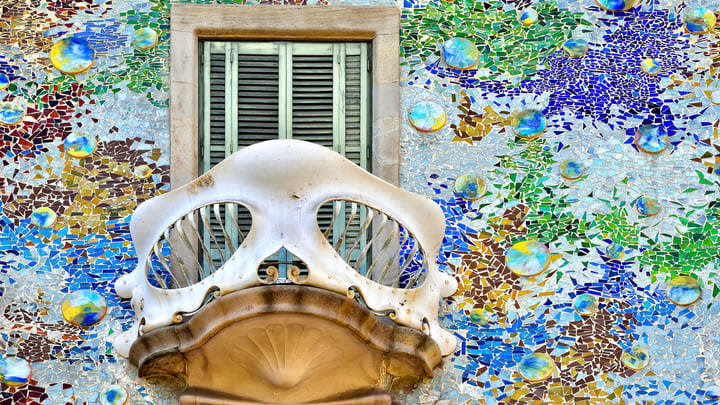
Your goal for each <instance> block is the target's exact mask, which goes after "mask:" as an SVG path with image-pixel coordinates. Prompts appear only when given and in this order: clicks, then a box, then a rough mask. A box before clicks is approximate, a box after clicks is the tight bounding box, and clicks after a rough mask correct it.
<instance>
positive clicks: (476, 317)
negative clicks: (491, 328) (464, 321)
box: [470, 308, 488, 325]
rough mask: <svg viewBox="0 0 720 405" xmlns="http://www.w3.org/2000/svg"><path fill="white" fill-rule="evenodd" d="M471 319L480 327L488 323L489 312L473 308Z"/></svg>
mask: <svg viewBox="0 0 720 405" xmlns="http://www.w3.org/2000/svg"><path fill="white" fill-rule="evenodd" d="M470 319H472V321H473V322H475V323H476V324H478V325H485V324H486V323H488V312H487V311H486V310H484V309H482V308H473V309H472V310H471V311H470Z"/></svg>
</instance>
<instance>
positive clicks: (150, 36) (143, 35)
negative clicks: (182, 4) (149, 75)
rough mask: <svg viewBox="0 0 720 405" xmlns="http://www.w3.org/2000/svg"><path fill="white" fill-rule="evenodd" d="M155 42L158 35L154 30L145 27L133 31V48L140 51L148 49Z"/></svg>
mask: <svg viewBox="0 0 720 405" xmlns="http://www.w3.org/2000/svg"><path fill="white" fill-rule="evenodd" d="M157 41H158V34H157V32H155V30H154V29H152V28H148V27H145V28H140V29H138V30H135V34H134V36H133V45H135V48H137V49H142V50H145V49H150V48H152V47H154V46H155V45H156V44H157Z"/></svg>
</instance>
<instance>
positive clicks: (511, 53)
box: [0, 0, 720, 405]
mask: <svg viewBox="0 0 720 405" xmlns="http://www.w3.org/2000/svg"><path fill="white" fill-rule="evenodd" d="M197 2H206V1H204V0H198V1H197ZM207 2H208V3H210V2H211V1H207ZM36 3H37V2H31V1H29V0H20V1H9V0H8V1H3V2H2V4H0V5H1V6H2V7H1V8H0V9H1V10H2V14H3V15H2V18H3V21H4V22H5V23H4V24H2V25H0V46H1V47H2V52H0V133H1V134H2V142H1V143H0V156H1V158H2V161H1V166H0V167H1V168H2V179H0V191H1V192H0V204H1V209H2V212H1V213H0V250H2V252H1V253H0V384H1V385H0V403H2V404H8V405H9V404H16V403H17V404H20V403H23V404H27V403H43V404H66V403H88V404H89V403H126V404H146V403H150V404H171V403H175V402H176V399H175V396H174V395H175V393H173V392H169V391H167V390H163V389H160V388H158V387H157V386H153V385H151V384H148V383H146V382H145V381H143V380H141V379H138V378H137V377H136V374H135V371H134V370H130V369H129V368H128V365H127V362H126V360H124V359H122V358H119V357H117V356H116V355H115V353H114V350H113V348H112V345H111V340H112V338H113V337H114V335H115V334H116V333H117V332H118V331H120V330H122V329H125V328H127V327H128V326H129V322H130V319H131V317H132V308H130V305H129V303H128V302H127V301H125V300H121V299H119V298H118V297H117V295H116V294H115V291H114V290H113V287H112V286H113V282H114V281H115V280H116V279H117V277H118V276H119V275H121V274H125V273H127V272H129V271H130V270H131V269H133V268H134V267H135V265H136V260H137V258H136V257H135V253H134V250H133V247H132V241H131V240H130V235H129V230H128V224H129V221H130V218H131V215H132V213H133V210H134V209H135V208H136V207H137V205H138V204H139V203H141V202H142V201H145V200H147V199H149V198H152V197H153V196H156V195H158V194H160V193H163V192H165V191H167V190H168V188H169V159H171V156H170V148H169V133H168V125H167V120H168V108H167V100H168V93H167V90H168V89H167V84H168V79H169V56H168V55H169V53H168V52H169V34H168V29H169V25H170V21H169V10H170V7H171V6H172V4H173V3H175V1H170V2H166V1H160V0H142V1H141V0H103V1H90V0H80V1H73V2H68V1H56V0H51V1H45V2H41V3H42V4H41V5H38V4H36ZM212 3H253V4H260V3H262V4H267V5H273V6H275V7H297V6H300V7H302V6H304V5H324V6H334V5H346V6H349V5H352V6H359V7H361V6H364V5H382V6H387V7H393V6H397V7H400V8H401V9H402V17H401V25H402V30H401V36H400V40H401V43H400V52H401V55H402V58H401V63H402V80H403V82H402V95H401V96H402V97H401V101H400V102H401V106H402V108H403V112H404V116H403V120H402V122H401V123H400V125H402V138H401V154H402V156H401V158H402V159H401V162H402V164H401V168H400V172H401V179H402V186H403V187H404V188H407V189H410V190H412V191H415V192H419V193H422V194H426V195H428V196H429V197H431V198H433V199H434V200H435V201H436V202H437V203H438V204H439V205H440V206H441V207H442V209H443V211H444V212H445V217H446V220H447V228H446V232H445V235H444V241H443V248H442V250H441V255H440V257H438V258H437V260H438V261H439V263H441V264H442V266H443V268H444V269H445V270H446V271H448V272H451V273H452V274H454V275H455V276H456V278H457V279H458V281H459V285H460V290H459V291H458V293H457V294H456V295H455V296H454V297H452V299H449V300H447V302H446V303H445V304H446V305H445V307H446V309H445V311H444V312H443V314H442V322H443V326H444V327H446V328H448V329H450V330H452V331H453V332H454V333H455V336H456V338H457V339H458V348H457V351H456V352H455V353H454V354H453V355H452V356H450V357H449V358H448V359H447V360H446V361H445V362H444V366H443V367H442V368H441V369H438V370H436V376H435V377H434V378H433V379H432V380H430V381H427V382H426V383H425V384H422V385H419V386H418V387H417V388H416V389H414V390H412V391H410V392H405V393H396V398H395V399H396V400H397V402H399V403H403V404H435V403H446V404H447V403H455V404H534V403H537V404H540V403H558V404H560V403H583V404H597V403H606V404H621V403H628V404H630V403H638V404H640V403H647V404H650V403H654V404H715V403H719V402H720V346H718V344H717V342H718V337H719V336H720V332H719V331H720V323H719V322H718V320H717V319H718V318H719V317H720V299H719V298H718V295H719V294H720V282H718V280H719V279H718V267H719V265H720V195H719V194H718V193H719V191H720V190H719V187H720V139H719V137H720V135H719V134H718V127H720V121H719V120H718V116H719V113H720V110H719V109H718V108H719V107H718V105H720V81H719V80H718V74H720V73H719V72H720V61H719V60H718V58H717V53H718V51H719V50H720V37H719V36H718V35H719V33H718V28H717V27H716V25H717V16H718V15H719V14H718V13H719V12H720V2H713V1H711V2H681V1H674V0H636V1H619V0H618V1H605V0H578V1H566V0H558V1H554V0H550V1H531V0H505V1H500V0H488V1H471V0H455V1H446V0H403V1H400V2H398V3H395V2H391V1H388V0H367V1H354V2H353V1H349V0H348V1H345V0H318V1H312V0H262V1H259V0H248V1H241V0H238V1H236V2H235V1H231V0H222V1H212ZM381 63H382V61H373V64H374V65H378V64H381ZM429 101H431V103H432V104H429V103H428V102H429ZM423 106H424V107H423ZM414 108H415V110H414ZM413 111H415V113H413ZM66 300H67V305H66V306H65V308H64V310H63V303H64V302H66Z"/></svg>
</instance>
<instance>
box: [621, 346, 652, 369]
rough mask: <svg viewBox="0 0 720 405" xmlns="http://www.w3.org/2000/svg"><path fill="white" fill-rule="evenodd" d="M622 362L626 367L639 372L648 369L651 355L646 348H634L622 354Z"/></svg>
mask: <svg viewBox="0 0 720 405" xmlns="http://www.w3.org/2000/svg"><path fill="white" fill-rule="evenodd" d="M620 360H621V361H622V363H623V365H624V366H625V367H627V368H629V369H631V370H635V371H637V370H642V369H644V368H645V367H647V365H648V364H649V363H650V355H649V354H648V352H647V350H645V349H644V348H642V347H639V346H633V347H631V348H630V349H628V350H625V351H624V352H623V353H622V355H621V357H620Z"/></svg>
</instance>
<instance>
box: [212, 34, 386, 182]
mask: <svg viewBox="0 0 720 405" xmlns="http://www.w3.org/2000/svg"><path fill="white" fill-rule="evenodd" d="M200 47H201V52H202V53H201V57H200V60H201V63H200V92H201V95H200V128H199V130H200V136H199V169H198V170H199V172H200V173H204V172H206V171H207V170H209V169H210V168H211V167H213V166H215V165H216V164H217V163H219V162H220V161H221V160H222V159H224V158H225V157H227V156H229V155H230V154H231V153H234V152H236V151H237V150H239V149H241V148H243V147H245V146H248V145H250V144H253V143H256V142H262V141H265V140H270V139H278V138H279V139H291V138H292V139H301V140H306V141H310V142H314V143H318V144H321V145H323V146H326V147H328V148H330V149H333V150H335V151H336V152H339V153H340V154H342V155H344V156H346V157H347V158H348V159H350V160H351V161H353V162H354V163H355V164H357V165H359V166H360V167H362V168H364V169H366V170H370V161H369V156H370V142H368V141H369V135H370V131H371V128H370V126H369V121H370V120H369V117H370V86H369V83H370V80H372V79H371V75H370V70H371V69H370V60H369V58H368V50H369V49H368V48H369V46H368V43H366V42H328V43H320V42H313V43H304V42H286V41H283V42H247V41H243V42H227V41H223V42H220V41H203V42H201V44H200Z"/></svg>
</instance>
